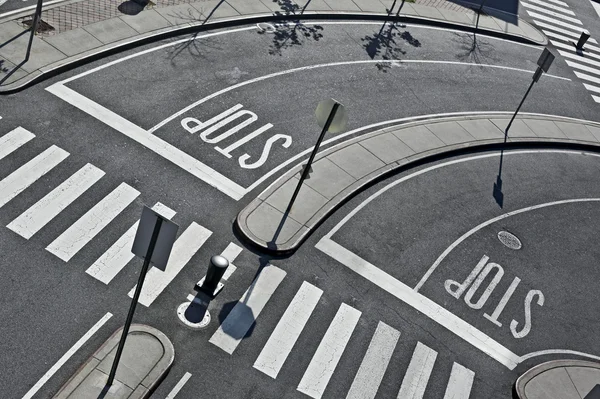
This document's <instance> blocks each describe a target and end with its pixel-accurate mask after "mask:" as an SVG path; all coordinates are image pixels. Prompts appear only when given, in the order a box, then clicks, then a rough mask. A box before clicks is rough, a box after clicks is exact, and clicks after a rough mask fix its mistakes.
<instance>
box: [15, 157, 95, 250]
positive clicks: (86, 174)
mask: <svg viewBox="0 0 600 399" xmlns="http://www.w3.org/2000/svg"><path fill="white" fill-rule="evenodd" d="M102 176H104V172H103V171H101V170H100V169H98V168H97V167H95V166H94V165H92V164H89V163H88V164H87V165H85V166H84V167H82V168H81V169H79V170H78V171H77V172H75V173H74V174H73V175H72V176H71V177H69V178H68V179H67V180H65V181H64V182H62V183H61V184H60V185H59V186H58V187H56V188H55V189H54V190H52V191H51V192H50V193H48V194H47V195H46V196H45V197H44V198H42V199H41V200H39V201H38V202H36V203H35V204H34V205H32V206H31V207H30V208H29V209H27V210H26V211H25V212H23V213H22V214H21V215H19V216H18V217H17V218H16V219H15V220H13V221H12V222H10V223H9V224H8V226H6V227H8V228H9V229H11V230H12V231H14V232H15V233H17V234H19V235H20V236H22V237H24V238H27V239H29V238H31V237H32V236H33V235H34V234H35V233H37V232H38V231H39V230H40V229H41V228H42V227H44V226H45V225H46V224H48V223H49V222H50V221H51V220H52V219H54V218H55V217H56V216H58V214H59V213H61V212H62V211H63V210H64V209H65V208H66V207H67V206H69V205H70V204H71V203H72V202H73V201H75V200H76V199H77V198H78V197H79V196H80V195H81V194H83V193H84V192H86V191H87V190H88V189H89V188H90V187H92V186H93V185H94V184H95V183H96V182H97V181H98V180H100V179H101V178H102Z"/></svg>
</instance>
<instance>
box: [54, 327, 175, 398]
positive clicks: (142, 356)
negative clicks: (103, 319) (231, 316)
mask: <svg viewBox="0 0 600 399" xmlns="http://www.w3.org/2000/svg"><path fill="white" fill-rule="evenodd" d="M122 331H123V328H120V329H118V330H117V331H116V332H115V333H114V334H113V335H112V336H111V337H110V338H109V339H108V340H107V341H106V342H105V343H104V344H103V345H102V346H101V347H100V349H98V350H97V351H96V353H94V354H93V355H92V357H90V358H89V359H88V361H87V362H86V363H85V364H84V365H83V366H82V367H81V368H80V369H79V370H78V371H77V372H76V373H75V374H74V375H73V376H72V377H71V378H70V379H69V381H68V382H67V383H66V384H65V385H64V386H63V387H62V388H61V389H60V391H59V392H58V393H57V394H56V396H54V399H67V398H68V399H76V398H81V399H89V398H105V399H134V398H135V399H138V398H147V397H149V396H150V394H151V392H152V391H153V390H154V388H156V386H157V385H158V383H159V382H160V381H161V380H162V378H163V377H164V376H165V374H166V373H167V372H168V371H169V369H170V368H171V365H172V364H173V360H174V358H175V349H174V348H173V344H172V343H171V341H170V340H169V339H168V338H167V336H166V335H165V334H163V333H162V332H160V331H159V330H157V329H156V328H153V327H150V326H146V325H142V324H133V325H132V326H131V328H130V330H129V334H128V335H127V341H126V343H125V347H124V349H123V354H122V356H121V360H120V362H119V368H118V369H117V373H116V376H115V379H114V381H113V384H112V385H111V386H110V387H107V386H106V381H107V379H108V375H109V373H110V369H111V366H112V364H113V360H114V358H115V353H116V351H117V346H118V345H119V340H120V339H121V334H122Z"/></svg>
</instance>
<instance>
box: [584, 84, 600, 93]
mask: <svg viewBox="0 0 600 399" xmlns="http://www.w3.org/2000/svg"><path fill="white" fill-rule="evenodd" d="M583 86H584V87H585V88H586V89H588V90H589V91H593V92H595V93H598V94H600V87H596V86H592V85H589V84H587V83H584V84H583Z"/></svg>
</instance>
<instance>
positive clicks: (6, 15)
mask: <svg viewBox="0 0 600 399" xmlns="http://www.w3.org/2000/svg"><path fill="white" fill-rule="evenodd" d="M5 1H6V0H5ZM5 1H0V5H2V3H4V2H5ZM65 1H67V0H52V1H44V10H45V9H46V7H48V6H49V5H52V4H56V3H62V2H65ZM36 7H37V5H35V6H27V7H23V8H19V9H18V10H12V11H8V12H5V13H4V14H0V18H4V17H8V16H9V15H14V14H18V13H20V12H23V11H28V10H34V9H35V8H36Z"/></svg>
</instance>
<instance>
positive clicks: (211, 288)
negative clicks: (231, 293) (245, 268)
mask: <svg viewBox="0 0 600 399" xmlns="http://www.w3.org/2000/svg"><path fill="white" fill-rule="evenodd" d="M228 267H229V261H228V260H227V259H225V258H224V257H222V256H220V255H215V256H213V257H211V258H210V262H209V263H208V271H207V272H206V278H205V279H204V282H203V283H202V285H201V286H199V285H198V284H196V290H197V291H201V292H204V293H205V294H207V295H209V296H210V297H211V298H213V299H214V297H215V296H216V295H217V294H218V292H219V291H220V289H219V282H220V281H221V278H223V274H225V270H227V268H228Z"/></svg>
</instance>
